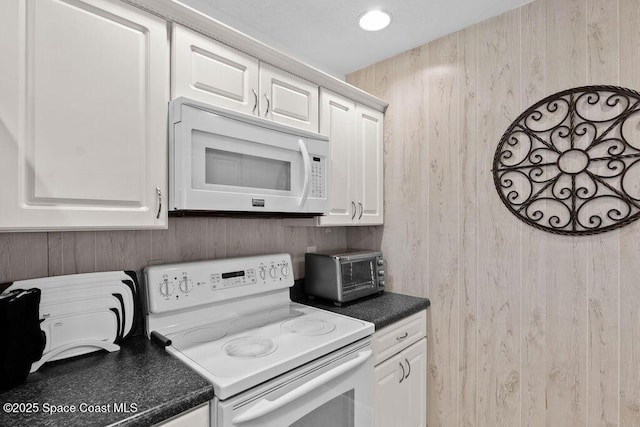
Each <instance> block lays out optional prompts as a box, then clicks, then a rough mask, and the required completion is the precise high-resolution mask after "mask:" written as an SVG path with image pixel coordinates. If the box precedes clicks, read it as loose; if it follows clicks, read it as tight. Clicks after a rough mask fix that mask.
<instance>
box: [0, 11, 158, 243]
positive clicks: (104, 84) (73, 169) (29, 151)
mask: <svg viewBox="0 0 640 427" xmlns="http://www.w3.org/2000/svg"><path fill="white" fill-rule="evenodd" d="M0 24H1V25H0V57H2V61H0V153H1V154H2V155H0V180H1V181H2V183H3V184H2V186H0V203H1V204H2V209H0V230H8V229H11V230H57V229H68V228H91V229H103V228H119V229H126V228H164V227H166V223H167V216H166V203H164V201H166V195H167V191H166V189H167V166H166V165H167V121H166V120H167V101H168V99H169V42H168V38H167V27H166V22H165V21H163V20H162V19H160V18H158V17H156V16H153V15H150V14H148V13H146V12H143V11H141V10H138V9H136V8H134V7H132V6H129V5H127V4H125V3H123V2H113V1H105V0H74V1H63V0H58V1H54V0H4V1H2V2H0Z"/></svg>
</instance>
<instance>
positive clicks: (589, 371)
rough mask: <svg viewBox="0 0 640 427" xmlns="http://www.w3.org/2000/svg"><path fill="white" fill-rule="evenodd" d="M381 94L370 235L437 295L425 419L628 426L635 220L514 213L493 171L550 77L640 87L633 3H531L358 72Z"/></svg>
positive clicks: (636, 350) (634, 356) (636, 408)
mask: <svg viewBox="0 0 640 427" xmlns="http://www.w3.org/2000/svg"><path fill="white" fill-rule="evenodd" d="M347 80H348V81H349V82H350V83H352V84H354V85H356V86H359V87H361V88H362V89H364V90H366V91H368V92H371V93H373V94H375V95H377V96H379V97H381V98H383V99H385V100H387V101H388V102H390V104H391V105H390V107H389V109H388V111H387V114H386V116H385V149H384V152H385V168H386V170H385V181H384V182H385V225H384V226H383V227H367V228H359V229H349V230H348V231H347V241H348V242H349V246H350V247H356V246H361V247H368V248H377V247H382V249H383V250H384V251H385V256H386V258H387V273H388V280H387V283H388V284H389V286H390V288H391V289H392V290H395V291H398V292H403V293H409V294H414V295H420V296H427V297H429V298H430V299H431V303H432V305H431V308H430V309H429V311H428V322H429V329H428V335H429V336H428V346H429V347H428V352H429V362H428V363H429V367H428V368H429V369H428V375H429V376H428V381H429V385H428V393H429V397H428V424H429V426H543V425H549V426H563V427H564V426H585V425H588V426H621V427H623V426H624V427H627V426H640V261H639V260H640V221H638V222H636V223H634V224H631V225H629V226H626V227H624V228H622V229H620V230H618V231H613V232H609V233H605V234H602V235H598V236H592V237H579V238H578V237H576V238H571V237H564V236H556V235H552V234H549V233H544V232H541V231H538V230H536V229H534V228H532V227H529V226H527V225H525V224H523V223H521V222H520V221H519V220H518V219H516V218H515V217H514V216H513V215H512V214H511V213H509V212H508V211H507V209H506V208H505V207H504V206H503V205H502V202H501V201H500V199H499V198H498V196H497V193H496V190H495V188H494V186H493V179H492V174H491V167H492V157H493V153H494V151H495V149H496V146H497V143H498V141H499V139H500V137H501V135H502V133H503V132H504V131H505V129H506V127H507V126H508V125H509V123H511V121H512V120H513V119H515V118H516V117H517V116H518V115H519V114H520V113H521V112H522V111H523V110H524V109H525V108H527V107H528V106H529V105H531V104H532V103H533V102H535V101H537V100H539V99H541V98H543V97H545V96H547V95H549V94H551V93H554V92H557V91H560V90H562V89H566V88H570V87H575V86H580V85H585V84H613V85H621V86H626V87H630V88H633V89H635V90H640V0H536V1H535V2H533V3H530V4H528V5H526V6H523V7H521V8H519V9H516V10H513V11H510V12H508V13H505V14H503V15H501V16H498V17H496V18H493V19H491V20H488V21H485V22H482V23H480V24H478V25H475V26H472V27H470V28H467V29H465V30H463V31H460V32H457V33H455V34H452V35H449V36H447V37H444V38H441V39H439V40H436V41H434V42H431V43H428V44H427V45H424V46H421V47H418V48H415V49H413V50H410V51H408V52H405V53H403V54H401V55H399V56H396V57H394V58H390V59H388V60H385V61H383V62H381V63H378V64H375V65H373V66H371V67H368V68H366V69H364V70H360V71H358V72H355V73H353V74H351V75H349V76H348V77H347Z"/></svg>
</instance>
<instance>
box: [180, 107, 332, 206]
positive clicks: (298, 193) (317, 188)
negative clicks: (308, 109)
mask: <svg viewBox="0 0 640 427" xmlns="http://www.w3.org/2000/svg"><path fill="white" fill-rule="evenodd" d="M169 111H170V113H169V114H170V116H169V210H170V211H236V212H264V213H289V214H297V215H301V216H312V215H321V214H324V213H327V212H328V210H329V204H328V200H329V199H328V194H327V192H328V178H329V172H330V171H329V166H330V163H331V161H330V159H331V157H330V154H329V140H328V138H327V137H325V136H322V135H320V134H316V133H311V132H307V131H303V130H300V129H296V128H293V127H289V126H286V125H282V124H279V123H275V122H272V121H270V120H267V119H264V118H261V117H254V116H248V115H245V114H241V113H237V112H234V111H232V110H228V109H225V108H220V107H214V106H211V105H208V104H205V103H202V102H199V101H194V100H190V99H188V98H177V99H175V100H173V101H171V104H170V108H169Z"/></svg>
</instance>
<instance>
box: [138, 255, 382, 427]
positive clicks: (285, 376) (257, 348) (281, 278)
mask: <svg viewBox="0 0 640 427" xmlns="http://www.w3.org/2000/svg"><path fill="white" fill-rule="evenodd" d="M145 279H146V280H145V291H146V303H147V304H146V305H147V307H146V308H147V315H146V327H147V332H148V334H149V336H150V337H154V338H158V339H159V340H160V341H162V342H164V343H165V344H168V345H167V346H166V347H165V348H166V350H167V351H168V352H169V353H170V354H172V355H173V356H174V357H176V358H178V359H180V360H181V361H183V362H184V363H185V364H187V365H188V366H190V367H191V368H192V369H194V370H195V371H197V372H198V373H200V374H201V375H202V376H204V377H205V378H207V379H208V380H209V381H210V382H211V383H212V384H213V387H214V390H215V394H216V397H215V398H214V400H213V401H212V402H211V405H210V407H211V414H210V415H211V416H210V420H211V424H212V425H213V426H216V427H228V426H240V425H242V426H278V427H282V426H290V425H294V426H326V425H331V426H336V427H337V426H355V427H364V426H370V425H371V424H372V406H373V357H372V353H373V351H372V345H371V338H370V335H371V334H373V331H374V325H373V324H371V323H368V322H364V321H360V320H356V319H353V318H349V317H346V316H342V315H339V314H336V313H331V312H328V311H324V310H319V309H316V308H313V307H308V306H305V305H301V304H296V303H293V302H291V300H290V298H289V288H290V287H291V286H293V274H292V272H291V258H290V256H289V255H288V254H275V255H263V256H254V257H243V258H229V259H220V260H211V261H200V262H191V263H181V264H167V265H159V266H153V267H147V268H146V269H145Z"/></svg>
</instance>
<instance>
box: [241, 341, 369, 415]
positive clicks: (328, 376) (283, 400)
mask: <svg viewBox="0 0 640 427" xmlns="http://www.w3.org/2000/svg"><path fill="white" fill-rule="evenodd" d="M372 354H373V351H371V350H365V351H360V352H358V355H357V356H356V357H355V358H354V359H353V360H350V361H348V362H347V363H344V364H342V365H340V366H338V367H336V368H334V369H332V370H330V371H328V372H325V373H324V374H322V375H319V376H317V377H315V378H314V379H312V380H311V381H308V382H306V383H304V384H303V385H302V386H300V387H298V388H296V389H294V390H291V391H290V392H288V393H286V394H284V395H282V396H280V397H279V398H277V399H275V400H267V399H262V400H260V401H259V402H258V403H256V404H255V405H254V406H252V407H251V408H250V409H249V410H248V411H247V412H245V413H243V414H240V415H238V416H237V417H235V418H234V419H233V424H234V425H237V424H242V423H246V422H247V421H251V420H255V419H256V418H260V417H262V416H264V415H267V414H269V413H271V412H273V411H275V410H277V409H279V408H281V407H283V406H284V405H286V404H287V403H291V402H293V401H294V400H296V399H299V398H300V397H302V396H304V395H305V394H307V393H310V392H311V391H313V390H315V389H316V388H318V387H320V386H322V385H324V384H326V383H328V382H329V381H331V380H333V379H335V378H338V377H340V376H341V375H343V374H345V373H347V372H349V371H350V370H352V369H354V368H356V367H358V366H360V365H362V364H363V363H365V362H366V361H367V359H369V358H370V357H371V355H372Z"/></svg>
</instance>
